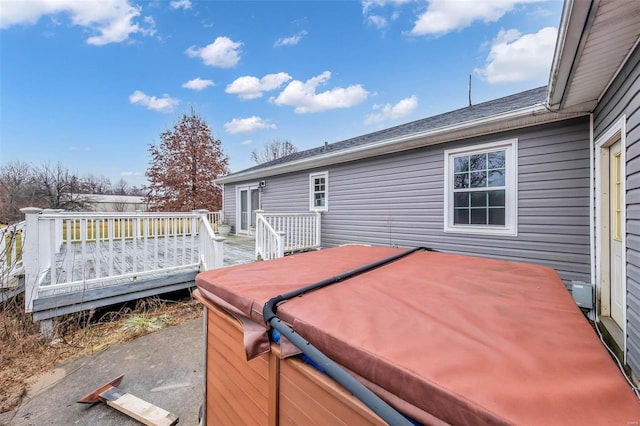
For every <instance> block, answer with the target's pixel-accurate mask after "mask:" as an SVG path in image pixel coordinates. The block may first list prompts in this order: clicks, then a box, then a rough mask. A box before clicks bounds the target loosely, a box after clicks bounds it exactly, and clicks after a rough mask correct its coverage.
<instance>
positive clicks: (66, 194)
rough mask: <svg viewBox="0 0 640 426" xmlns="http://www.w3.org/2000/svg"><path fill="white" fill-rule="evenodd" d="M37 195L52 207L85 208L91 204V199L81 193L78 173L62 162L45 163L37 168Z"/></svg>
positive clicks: (66, 208)
mask: <svg viewBox="0 0 640 426" xmlns="http://www.w3.org/2000/svg"><path fill="white" fill-rule="evenodd" d="M35 183H36V186H37V189H36V191H37V195H38V197H39V198H40V199H41V200H42V201H43V203H44V204H45V205H46V206H47V207H49V208H52V209H65V210H83V209H86V208H88V207H89V206H90V204H91V203H90V199H89V197H87V196H86V195H83V194H82V193H81V183H80V179H79V178H78V176H77V175H75V174H74V173H72V172H70V171H69V169H67V168H66V167H64V166H63V165H62V163H57V164H55V165H52V164H51V163H45V164H43V165H42V166H40V167H38V168H36V170H35Z"/></svg>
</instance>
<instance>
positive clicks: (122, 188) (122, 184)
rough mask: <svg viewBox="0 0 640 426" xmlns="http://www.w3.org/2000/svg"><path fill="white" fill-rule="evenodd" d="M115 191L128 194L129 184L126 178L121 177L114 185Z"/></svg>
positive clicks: (116, 193)
mask: <svg viewBox="0 0 640 426" xmlns="http://www.w3.org/2000/svg"><path fill="white" fill-rule="evenodd" d="M113 193H114V194H115V195H127V194H128V193H129V184H128V183H127V181H126V180H124V179H122V178H120V179H118V180H117V181H116V183H115V184H114V185H113Z"/></svg>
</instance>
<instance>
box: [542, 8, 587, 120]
mask: <svg viewBox="0 0 640 426" xmlns="http://www.w3.org/2000/svg"><path fill="white" fill-rule="evenodd" d="M593 3H594V2H593V0H587V1H575V0H567V1H565V3H564V6H563V8H562V18H561V20H560V27H559V28H558V39H557V41H556V48H555V52H554V55H553V62H552V65H551V72H550V73H549V84H548V87H549V88H548V89H547V90H548V91H547V104H548V105H549V107H550V108H553V109H559V108H560V107H561V106H562V101H563V100H564V96H565V93H566V91H567V87H568V86H569V84H570V81H569V80H570V79H571V76H572V74H573V72H574V64H575V62H576V59H577V57H578V56H579V54H580V50H581V44H582V39H583V37H584V36H585V32H588V31H589V29H590V27H587V22H588V20H589V13H590V11H591V9H592V5H593ZM595 6H596V8H597V1H596V4H595ZM592 16H595V12H594V13H593V15H592Z"/></svg>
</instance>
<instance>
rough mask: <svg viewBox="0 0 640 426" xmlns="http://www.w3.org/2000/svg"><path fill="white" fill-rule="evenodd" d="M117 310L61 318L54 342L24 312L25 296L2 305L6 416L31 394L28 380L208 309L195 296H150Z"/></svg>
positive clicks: (1, 406) (1, 408)
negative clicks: (176, 298)
mask: <svg viewBox="0 0 640 426" xmlns="http://www.w3.org/2000/svg"><path fill="white" fill-rule="evenodd" d="M183 296H184V295H183ZM116 309H117V310H114V309H113V308H112V309H111V310H100V311H89V312H86V313H78V314H73V315H66V316H63V317H60V318H58V319H56V320H55V322H54V330H55V332H56V337H55V338H54V339H53V340H51V339H43V338H42V336H41V335H40V328H39V325H38V324H34V323H33V321H32V320H31V316H30V315H28V314H24V305H23V301H22V299H21V297H16V298H13V299H10V300H9V301H7V302H5V303H2V304H0V348H1V350H0V365H1V366H2V369H0V413H3V412H5V411H10V410H12V409H13V408H15V407H16V405H18V403H19V402H20V399H21V398H22V396H23V395H24V394H25V393H26V391H27V384H26V383H27V379H29V378H30V377H32V376H34V375H36V374H39V373H42V372H44V371H47V370H49V369H51V368H52V367H54V366H55V365H57V364H60V363H62V362H64V361H68V360H71V359H73V358H76V357H79V356H82V355H91V354H93V353H96V352H100V351H102V350H104V349H106V348H108V347H109V346H112V345H115V344H118V343H122V342H125V341H128V340H131V339H134V338H136V337H139V336H142V335H145V334H148V333H151V332H153V331H155V330H158V329H160V328H163V327H168V326H171V325H177V324H181V323H183V322H185V321H188V320H191V319H194V318H198V317H200V316H201V315H202V307H201V306H200V305H199V304H198V303H197V302H196V301H194V300H193V299H191V297H187V298H186V299H182V300H178V301H174V300H162V299H160V298H158V297H153V298H146V299H141V300H138V301H137V302H136V303H135V306H131V305H121V306H119V307H117V308H116Z"/></svg>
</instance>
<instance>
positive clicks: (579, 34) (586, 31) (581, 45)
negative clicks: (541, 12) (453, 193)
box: [547, 0, 640, 111]
mask: <svg viewBox="0 0 640 426" xmlns="http://www.w3.org/2000/svg"><path fill="white" fill-rule="evenodd" d="M639 37H640V2H639V1H619V0H580V1H576V0H566V1H565V3H564V9H563V11H562V20H561V22H560V30H559V33H558V42H557V44H556V51H555V55H554V61H553V65H552V67H551V73H550V76H549V94H548V99H547V102H548V104H549V106H550V108H552V109H556V110H557V109H563V110H568V109H573V110H582V111H593V109H594V108H595V106H596V105H597V104H598V101H599V99H600V98H601V97H602V95H603V94H604V92H606V90H607V88H608V87H609V85H610V84H611V82H612V81H613V79H614V78H615V77H616V76H617V74H618V73H619V72H620V69H621V68H622V66H623V65H624V63H625V62H626V60H627V58H628V56H629V55H630V54H631V52H633V50H634V49H635V46H636V45H637V44H638V40H639Z"/></svg>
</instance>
